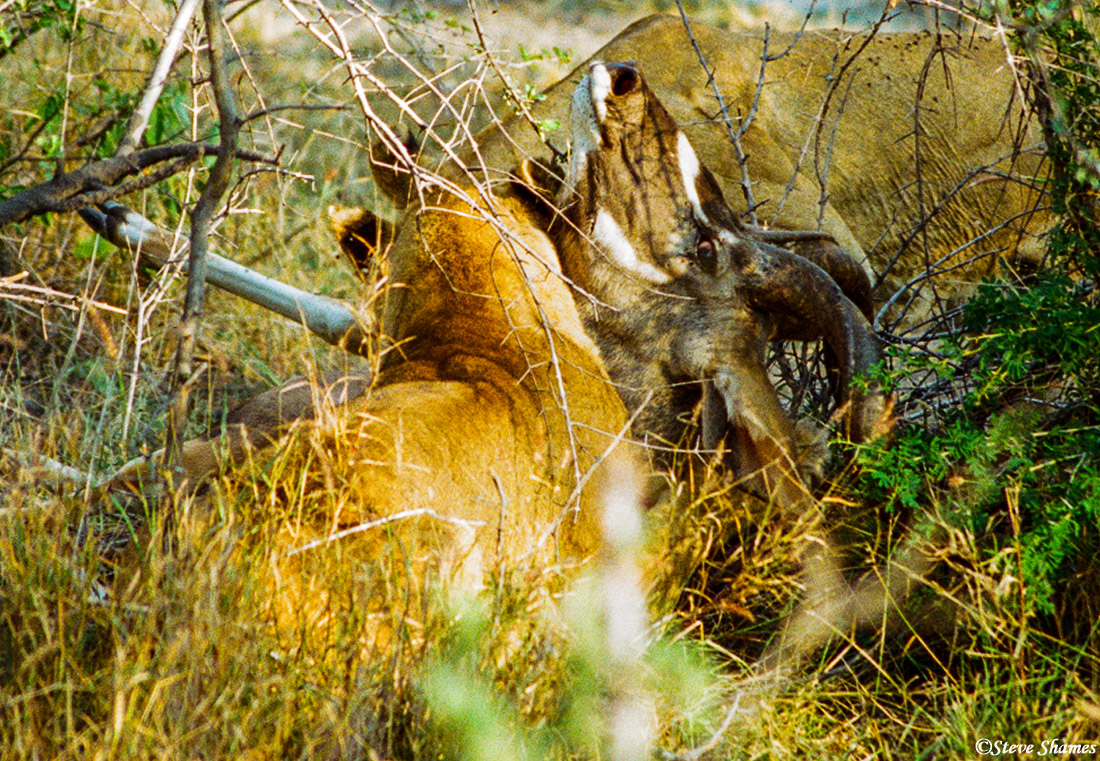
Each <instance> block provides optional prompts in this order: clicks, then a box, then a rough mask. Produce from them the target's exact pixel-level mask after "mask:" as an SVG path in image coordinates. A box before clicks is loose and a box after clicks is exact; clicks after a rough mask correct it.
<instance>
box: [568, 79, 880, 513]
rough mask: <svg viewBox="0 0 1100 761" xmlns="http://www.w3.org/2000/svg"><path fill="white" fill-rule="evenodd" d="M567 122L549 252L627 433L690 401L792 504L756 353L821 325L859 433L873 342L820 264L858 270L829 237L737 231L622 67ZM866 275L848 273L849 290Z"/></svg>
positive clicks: (737, 463) (717, 440)
mask: <svg viewBox="0 0 1100 761" xmlns="http://www.w3.org/2000/svg"><path fill="white" fill-rule="evenodd" d="M570 132H571V138H572V145H573V147H572V154H571V157H570V164H569V172H568V176H567V179H566V183H565V185H564V187H563V189H562V191H561V193H560V196H559V205H560V206H562V207H563V208H564V210H565V211H564V215H565V217H566V220H567V223H566V224H564V225H561V226H560V229H559V230H558V233H557V236H558V239H559V243H558V245H559V254H560V256H561V260H562V267H563V270H564V272H565V274H566V275H567V276H568V277H569V278H571V279H572V280H573V282H574V283H576V285H577V286H578V291H577V294H576V300H577V302H578V307H579V309H580V311H581V314H582V316H583V318H584V321H585V327H586V329H587V330H588V331H589V333H590V334H591V335H592V336H594V337H595V339H596V342H597V344H598V345H599V347H600V350H601V353H602V354H603V357H604V360H605V362H606V363H607V365H608V371H609V373H610V375H611V377H612V380H613V381H614V382H615V383H616V384H617V385H618V388H619V390H620V393H621V394H622V396H623V397H624V400H625V401H626V403H627V406H628V407H629V408H631V409H632V410H634V411H636V412H637V417H636V418H635V420H636V430H635V433H636V435H638V436H639V437H640V438H644V439H646V440H647V441H648V443H650V444H656V445H657V446H668V445H675V444H676V443H677V442H678V441H680V440H681V437H682V436H683V435H684V433H685V429H686V426H687V425H688V418H689V417H690V416H691V414H692V410H693V409H695V408H696V405H697V404H699V402H700V401H702V439H703V444H704V446H705V447H707V448H713V447H716V446H718V445H719V444H721V443H723V442H724V443H725V445H726V447H727V448H728V450H729V452H730V455H731V458H732V463H731V464H732V465H733V467H734V470H735V472H736V473H737V474H738V475H740V476H742V477H745V478H751V479H752V480H751V481H750V483H752V484H753V485H754V486H756V487H757V488H759V487H763V490H764V491H765V492H766V493H767V494H768V495H769V496H770V497H773V498H775V499H776V500H777V501H778V502H779V503H781V504H782V505H784V506H786V507H788V508H790V509H795V508H796V506H798V505H801V504H802V503H803V502H804V501H805V500H806V499H807V498H808V495H807V492H806V489H805V487H804V485H803V482H802V480H801V478H800V477H799V475H798V468H797V462H796V460H797V459H798V457H797V452H796V451H795V446H794V424H793V421H792V420H791V419H790V418H789V416H788V415H787V414H786V412H785V411H784V409H783V407H782V405H781V403H780V400H779V397H778V394H777V392H776V390H775V388H774V387H773V385H772V383H771V381H770V380H769V378H768V373H767V370H766V368H765V363H764V354H765V350H766V347H767V344H768V342H769V341H772V340H776V339H796V340H807V339H816V338H823V339H824V341H825V344H826V346H827V348H828V349H829V350H830V352H831V354H832V355H833V357H835V364H836V366H837V369H838V380H837V382H836V391H837V395H838V397H839V402H840V403H841V405H842V407H843V408H844V409H846V410H847V414H846V423H847V425H848V428H849V432H850V435H851V437H852V438H853V439H855V440H860V439H863V438H866V437H867V436H868V435H869V434H870V432H871V430H872V429H873V428H874V426H875V424H876V422H877V421H878V419H879V417H880V416H881V413H882V407H883V405H882V399H881V397H880V395H878V394H875V393H870V394H867V393H861V392H860V391H858V390H857V389H856V388H854V385H853V383H852V380H853V377H854V376H855V375H857V374H860V373H863V372H864V371H866V370H868V369H869V368H870V367H871V366H872V365H873V364H874V363H875V362H876V361H877V359H878V356H879V354H878V348H877V341H876V339H875V337H874V335H873V333H872V331H871V328H870V325H869V324H868V322H867V320H866V319H865V318H864V316H863V314H862V313H861V310H860V308H857V307H856V306H855V305H854V304H853V303H852V301H851V300H850V299H849V298H848V296H846V295H845V292H844V290H843V289H842V288H841V287H840V286H838V285H837V282H836V280H834V278H833V277H832V276H831V274H832V273H836V275H837V279H839V280H840V281H841V282H845V283H852V282H853V281H852V273H853V272H856V273H861V272H862V270H861V269H860V268H859V267H858V265H855V264H854V263H853V262H852V261H851V260H850V259H849V258H848V257H846V256H845V255H843V252H840V251H839V249H837V248H836V247H835V246H833V247H832V248H831V249H829V247H828V246H824V247H821V246H818V247H812V248H814V249H815V250H817V251H818V252H819V254H820V255H819V256H817V257H816V258H817V264H815V263H814V262H812V261H810V260H809V259H807V258H805V257H803V256H800V255H798V254H796V253H793V252H792V251H788V250H786V249H784V248H780V247H778V246H776V245H773V244H771V243H768V242H766V241H765V240H764V238H765V237H767V236H765V235H763V234H760V233H759V232H758V231H754V230H750V229H748V228H746V227H745V226H744V225H743V224H742V223H741V222H740V220H739V218H738V217H737V215H736V214H735V213H734V212H733V211H732V210H731V209H730V207H729V206H728V205H727V204H726V202H725V199H724V198H723V196H722V193H721V190H720V189H719V186H718V183H717V182H716V181H715V179H714V177H713V176H712V175H711V173H710V172H709V171H708V170H707V168H706V167H705V166H703V165H701V164H700V162H699V160H698V158H697V157H696V154H695V151H694V150H693V149H692V146H691V144H690V143H689V141H688V139H687V137H685V135H684V133H683V132H682V131H681V130H680V129H679V127H678V125H677V124H676V122H675V120H674V119H673V118H672V117H671V116H670V115H669V113H668V112H667V111H666V110H665V108H664V107H663V106H662V105H661V103H660V102H659V101H658V99H657V98H656V97H655V96H654V94H653V93H652V92H651V91H650V89H649V87H648V85H647V84H646V82H645V80H644V79H643V77H642V75H641V73H640V72H639V71H638V69H637V68H636V67H634V66H633V65H631V64H623V63H610V64H605V63H594V64H592V65H591V66H590V67H589V71H588V74H587V75H586V76H585V77H584V78H583V79H582V80H581V82H580V84H579V85H578V86H577V89H576V92H575V95H574V97H573V106H572V114H571V118H570ZM822 251H824V252H825V253H821V252H822ZM819 265H820V266H819ZM864 285H865V281H863V280H860V278H859V277H858V275H857V276H856V277H855V285H850V286H849V287H848V290H849V291H850V292H852V293H853V295H856V292H859V293H860V294H862V293H864V292H869V288H867V289H865V288H864Z"/></svg>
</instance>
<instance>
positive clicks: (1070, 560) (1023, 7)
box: [862, 2, 1100, 615]
mask: <svg viewBox="0 0 1100 761" xmlns="http://www.w3.org/2000/svg"><path fill="white" fill-rule="evenodd" d="M1001 12H1003V13H1007V14H1011V16H1012V21H1013V23H1014V24H1016V25H1017V29H1018V37H1017V44H1018V45H1019V46H1020V47H1021V49H1022V50H1023V51H1024V53H1025V54H1027V55H1030V56H1031V59H1032V66H1033V68H1032V77H1033V86H1034V88H1035V89H1034V92H1035V95H1034V97H1035V101H1036V104H1035V105H1036V109H1037V112H1038V115H1039V117H1040V120H1041V121H1042V123H1043V127H1044V131H1045V133H1046V136H1047V141H1048V151H1049V158H1050V162H1051V168H1052V172H1051V180H1050V184H1049V192H1050V193H1051V198H1052V204H1053V208H1054V210H1055V212H1056V214H1057V215H1058V224H1057V226H1056V228H1055V229H1054V230H1053V232H1052V234H1051V237H1050V243H1049V258H1050V261H1051V265H1050V266H1049V267H1048V269H1046V270H1045V271H1044V272H1042V273H1041V274H1040V275H1039V276H1038V278H1037V280H1036V282H1035V283H1034V284H1032V285H1031V286H1030V287H1028V288H1020V287H1009V286H1006V285H1004V284H995V283H990V284H987V285H985V286H983V287H982V288H981V289H980V290H979V293H978V295H977V297H976V298H975V299H973V300H972V301H971V302H970V304H969V305H968V306H967V309H966V312H965V317H964V320H963V323H964V325H963V327H964V328H965V330H964V331H960V332H959V333H958V334H957V335H955V336H954V337H953V338H952V339H950V340H949V341H948V344H947V345H946V346H944V347H942V349H937V352H938V354H939V355H940V357H941V358H943V359H942V363H941V364H939V365H937V367H936V369H937V370H938V371H939V372H940V373H941V374H942V375H945V376H951V375H954V376H955V377H954V378H953V380H955V381H957V382H958V384H959V385H961V386H963V387H965V388H966V389H967V390H966V393H965V394H964V395H963V397H962V398H961V399H960V401H959V404H958V405H957V406H956V407H955V408H954V409H953V410H952V411H951V412H950V413H949V414H948V415H946V417H945V419H944V421H943V423H942V425H940V426H939V427H938V428H934V429H926V428H923V427H922V428H914V429H911V430H909V429H906V430H902V431H900V432H899V434H898V436H897V438H896V440H895V441H893V442H891V443H890V444H886V445H879V446H874V447H871V448H868V449H867V450H865V451H864V452H863V453H862V463H863V465H864V467H865V469H866V473H867V475H868V476H869V479H868V480H869V482H870V487H869V490H870V493H871V496H873V498H874V499H876V500H877V501H878V502H879V503H881V504H885V505H886V506H887V507H890V508H895V507H899V508H905V509H909V510H918V509H922V508H927V507H929V506H931V505H933V504H945V505H948V506H949V507H950V508H951V509H952V510H953V512H952V513H951V514H950V515H948V516H947V517H948V520H949V521H952V522H954V523H955V524H956V525H958V526H960V527H964V526H965V527H966V528H968V529H969V530H971V531H972V532H973V533H974V535H975V536H979V537H980V536H987V537H988V542H987V543H986V544H985V545H984V546H985V551H986V553H987V557H988V558H990V559H991V561H992V562H993V563H994V565H997V563H998V562H1002V561H1004V560H1005V559H1006V558H1009V557H1014V558H1016V559H1015V560H1013V561H1012V562H1015V563H1017V564H1018V568H1014V569H1011V571H1008V570H1007V569H1002V570H1006V572H1011V573H1013V574H1016V575H1022V581H1023V584H1024V588H1025V590H1026V595H1025V596H1024V597H1023V599H1022V600H1021V604H1022V606H1023V607H1024V611H1022V612H1024V613H1036V612H1038V613H1050V612H1052V611H1053V609H1054V606H1055V604H1056V598H1057V595H1058V593H1059V591H1060V590H1063V591H1064V590H1065V589H1066V588H1067V585H1068V584H1069V583H1070V582H1071V581H1072V580H1073V579H1074V577H1075V575H1076V574H1077V573H1078V571H1079V569H1080V568H1081V567H1082V566H1083V562H1084V560H1085V559H1086V558H1088V557H1091V556H1092V555H1094V554H1095V553H1096V552H1098V551H1100V533H1098V531H1097V526H1100V301H1098V300H1097V298H1096V292H1095V289H1096V283H1095V281H1094V280H1091V279H1089V278H1091V277H1095V276H1096V275H1097V274H1100V267H1098V266H1097V262H1098V261H1100V257H1098V255H1097V252H1098V251H1100V226H1098V224H1097V217H1096V208H1097V207H1096V201H1097V196H1096V192H1097V189H1098V188H1100V173H1098V172H1097V171H1096V162H1095V157H1096V156H1097V155H1098V153H1097V151H1098V149H1100V76H1098V73H1100V66H1098V62H1100V45H1098V43H1097V41H1096V39H1095V38H1094V37H1093V36H1092V35H1091V34H1090V33H1089V31H1088V29H1087V28H1086V26H1085V24H1083V23H1082V17H1081V15H1080V12H1079V10H1078V9H1075V8H1074V6H1073V5H1072V4H1066V3H1061V2H1037V3H1033V2H1019V3H1009V4H1007V5H1005V6H1002V7H1001ZM1088 12H1091V13H1093V14H1096V13H1097V9H1095V8H1092V9H1090V10H1089V11H1088ZM918 370H919V371H921V372H923V371H924V370H925V368H924V367H923V366H922V367H919V368H918V367H910V368H909V369H908V370H907V371H906V372H908V373H914V372H916V371H918ZM1006 548H1008V549H1010V550H1011V551H1010V552H1009V553H1007V554H1006V553H1005V552H1004V550H1005V549H1006ZM1086 615H1087V613H1086Z"/></svg>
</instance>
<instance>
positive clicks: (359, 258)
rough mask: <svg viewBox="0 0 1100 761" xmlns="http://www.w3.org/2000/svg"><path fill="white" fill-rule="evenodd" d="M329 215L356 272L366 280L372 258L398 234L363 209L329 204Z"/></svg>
mask: <svg viewBox="0 0 1100 761" xmlns="http://www.w3.org/2000/svg"><path fill="white" fill-rule="evenodd" d="M328 218H329V224H330V225H332V231H333V232H334V233H335V234H336V240H337V241H338V242H339V243H340V249H341V250H342V251H343V252H344V255H345V256H347V258H348V260H349V261H350V262H351V266H352V268H353V269H354V270H355V274H357V275H358V276H359V277H360V279H362V280H364V281H366V280H368V279H369V278H370V275H371V270H372V267H373V264H374V262H375V260H376V259H377V258H379V257H382V256H384V255H385V254H386V251H387V250H389V247H390V245H391V244H392V243H393V239H394V238H395V237H396V235H397V233H396V231H395V230H394V227H393V225H392V224H390V223H389V222H387V221H386V220H384V219H382V218H380V217H378V216H376V215H375V214H374V213H373V212H370V211H367V210H366V209H345V208H340V207H337V206H330V207H328Z"/></svg>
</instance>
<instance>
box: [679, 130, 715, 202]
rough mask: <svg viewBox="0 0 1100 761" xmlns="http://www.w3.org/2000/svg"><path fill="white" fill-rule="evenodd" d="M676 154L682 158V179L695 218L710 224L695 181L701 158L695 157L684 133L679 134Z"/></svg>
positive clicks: (693, 150)
mask: <svg viewBox="0 0 1100 761" xmlns="http://www.w3.org/2000/svg"><path fill="white" fill-rule="evenodd" d="M676 153H677V154H678V155H679V156H680V177H681V178H682V179H683V181H684V192H685V193H687V197H688V201H690V202H691V208H692V209H693V210H694V211H695V218H696V220H697V221H699V222H703V223H706V222H709V221H710V220H708V219H707V215H706V214H704V213H703V206H702V204H701V203H699V190H698V189H697V188H696V187H695V180H696V178H697V177H698V176H699V157H698V156H696V155H695V149H694V148H692V147H691V143H689V142H688V139H687V135H685V134H684V133H683V132H680V133H678V134H677V137H676Z"/></svg>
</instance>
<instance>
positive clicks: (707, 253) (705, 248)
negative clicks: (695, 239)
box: [695, 238, 718, 270]
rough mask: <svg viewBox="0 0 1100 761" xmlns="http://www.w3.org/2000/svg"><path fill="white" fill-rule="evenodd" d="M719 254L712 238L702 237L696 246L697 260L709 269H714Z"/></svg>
mask: <svg viewBox="0 0 1100 761" xmlns="http://www.w3.org/2000/svg"><path fill="white" fill-rule="evenodd" d="M717 255H718V254H717V250H716V248H715V246H714V241H712V240H711V239H710V238H703V239H701V240H700V241H699V243H698V245H696V247H695V258H696V260H697V261H698V262H699V263H700V264H701V265H703V267H705V268H706V269H708V270H710V269H714V262H715V259H716V257H717Z"/></svg>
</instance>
